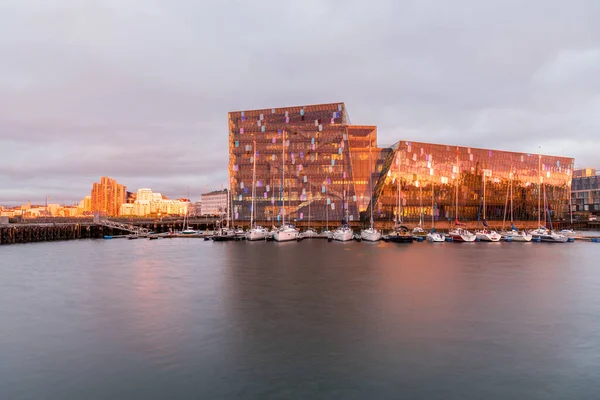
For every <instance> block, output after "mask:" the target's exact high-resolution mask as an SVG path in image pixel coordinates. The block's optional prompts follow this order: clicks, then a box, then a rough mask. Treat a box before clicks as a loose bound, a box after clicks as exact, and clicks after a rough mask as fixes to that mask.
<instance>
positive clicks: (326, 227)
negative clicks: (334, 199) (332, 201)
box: [325, 177, 329, 231]
mask: <svg viewBox="0 0 600 400" xmlns="http://www.w3.org/2000/svg"><path fill="white" fill-rule="evenodd" d="M328 179H329V178H328V177H325V229H326V230H327V231H329V204H327V199H328V197H327V195H328V191H327V182H328Z"/></svg>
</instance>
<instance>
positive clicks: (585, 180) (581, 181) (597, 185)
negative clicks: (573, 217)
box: [571, 168, 600, 214]
mask: <svg viewBox="0 0 600 400" xmlns="http://www.w3.org/2000/svg"><path fill="white" fill-rule="evenodd" d="M571 198H572V200H571V204H572V207H573V212H574V213H584V214H585V213H591V214H597V213H600V174H598V172H597V171H596V169H594V168H584V169H579V170H575V171H573V183H572V185H571Z"/></svg>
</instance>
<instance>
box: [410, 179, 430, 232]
mask: <svg viewBox="0 0 600 400" xmlns="http://www.w3.org/2000/svg"><path fill="white" fill-rule="evenodd" d="M417 185H418V186H419V207H420V214H419V225H418V226H415V227H414V228H413V230H412V235H413V236H414V237H415V238H424V237H427V232H425V229H423V187H422V186H421V185H420V184H419V181H417Z"/></svg>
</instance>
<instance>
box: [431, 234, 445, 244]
mask: <svg viewBox="0 0 600 400" xmlns="http://www.w3.org/2000/svg"><path fill="white" fill-rule="evenodd" d="M426 239H427V241H428V242H433V243H443V242H445V241H446V239H445V238H444V236H442V235H440V234H439V233H428V234H427V236H426Z"/></svg>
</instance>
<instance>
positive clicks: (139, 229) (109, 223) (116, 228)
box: [0, 218, 600, 245]
mask: <svg viewBox="0 0 600 400" xmlns="http://www.w3.org/2000/svg"><path fill="white" fill-rule="evenodd" d="M293 223H294V224H295V225H296V226H297V227H298V228H299V229H300V230H305V229H306V228H307V227H308V226H309V225H308V223H307V222H306V221H293ZM488 223H489V224H490V227H491V228H493V229H500V228H501V226H502V222H501V221H488ZM536 223H537V222H536V221H516V222H515V226H516V227H517V228H519V229H534V228H536V226H535V225H536ZM218 224H219V221H218V220H217V219H212V218H198V219H191V220H189V221H188V224H187V225H189V226H190V227H192V228H193V229H195V230H198V231H205V230H207V229H208V230H212V229H214V228H215V227H216V226H217V225H218ZM257 224H259V225H262V226H264V227H266V228H271V227H272V226H273V225H275V226H277V223H276V221H275V223H273V221H257ZM338 224H339V221H329V228H330V229H335V228H336V227H337V226H338ZM417 224H418V221H407V222H405V225H406V226H408V227H409V228H412V227H413V226H416V225H417ZM183 225H184V224H183V219H169V220H166V219H165V220H152V219H136V220H131V219H125V218H111V219H109V220H108V219H104V220H100V221H94V220H93V219H92V218H87V219H84V218H77V219H76V218H71V219H69V218H47V219H44V220H39V221H38V220H30V221H26V222H20V223H10V224H3V225H0V245H3V244H15V243H30V242H49V241H57V240H75V239H102V238H103V237H105V236H112V237H118V236H123V237H125V236H127V235H132V234H133V235H144V236H145V235H148V234H150V233H152V234H169V233H176V232H178V231H181V230H183V229H185V227H184V226H183ZM234 225H235V227H241V228H243V229H244V230H246V229H248V228H249V221H235V224H234ZM326 225H327V224H326V222H325V221H314V222H311V224H310V226H311V227H312V228H315V229H317V230H321V229H323V228H325V226H326ZM350 225H351V227H352V229H353V230H354V231H356V232H360V229H362V228H364V227H366V225H365V224H364V223H363V222H356V221H354V222H351V224H350ZM375 226H376V228H377V229H380V230H383V231H387V230H391V229H392V228H393V222H391V221H377V222H376V223H375ZM423 227H424V229H426V230H428V229H430V224H429V223H427V222H426V223H425V224H424V226H423ZM506 227H507V228H509V225H506ZM553 227H554V229H555V230H561V229H566V228H571V227H572V228H573V229H575V230H578V231H586V230H593V231H600V222H597V221H590V222H588V221H578V222H577V223H574V224H573V225H571V224H570V223H566V222H562V223H561V222H555V223H554V224H553ZM450 228H451V226H450V225H449V223H448V221H438V222H436V226H435V229H436V231H440V232H447V231H448V230H449V229H450ZM467 228H468V229H471V230H474V229H476V228H477V221H470V222H467ZM179 236H180V235H170V237H179ZM181 236H182V237H203V236H202V235H191V236H190V235H181ZM577 239H578V240H591V239H590V237H587V236H586V235H585V234H583V235H581V236H580V237H578V238H577Z"/></svg>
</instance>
